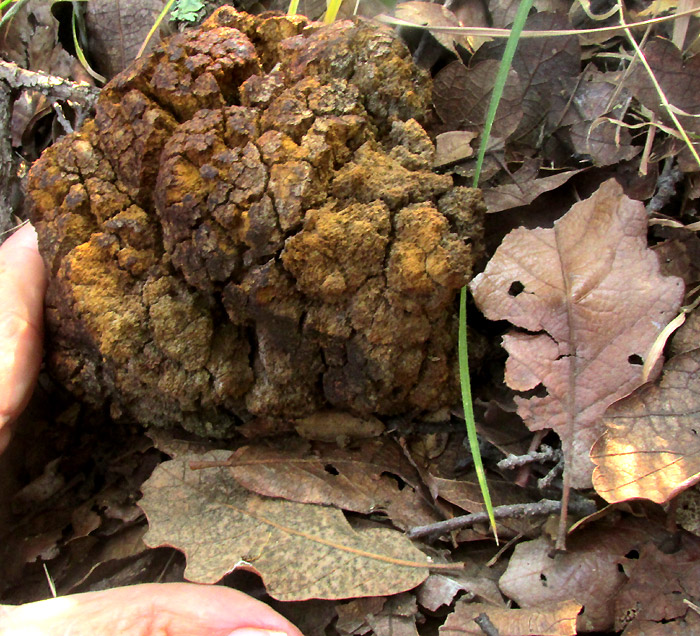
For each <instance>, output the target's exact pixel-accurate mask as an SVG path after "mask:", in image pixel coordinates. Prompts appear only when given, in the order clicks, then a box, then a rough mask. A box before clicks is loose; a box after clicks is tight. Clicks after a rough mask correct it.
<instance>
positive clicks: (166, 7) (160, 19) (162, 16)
mask: <svg viewBox="0 0 700 636" xmlns="http://www.w3.org/2000/svg"><path fill="white" fill-rule="evenodd" d="M174 2H175V0H168V2H167V3H166V4H165V5H164V6H163V8H162V9H161V12H160V13H159V14H158V17H157V18H156V21H155V22H154V23H153V26H151V28H150V29H149V31H148V34H147V35H146V38H145V39H144V41H143V44H141V48H140V49H139V52H138V53H137V54H136V59H138V58H140V57H141V56H142V55H143V52H144V51H145V50H146V47H147V46H148V43H149V42H150V41H151V38H152V37H153V34H154V33H155V32H156V31H157V30H158V28H159V27H160V25H161V22H163V20H164V19H165V16H166V15H168V11H170V8H171V7H172V6H173V3H174Z"/></svg>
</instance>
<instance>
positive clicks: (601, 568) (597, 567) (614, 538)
mask: <svg viewBox="0 0 700 636" xmlns="http://www.w3.org/2000/svg"><path fill="white" fill-rule="evenodd" d="M647 540H648V537H646V536H645V535H643V534H642V533H641V532H640V531H639V530H637V529H635V528H634V527H629V526H618V527H614V528H602V529H600V530H598V529H591V530H588V529H587V530H586V532H582V533H575V534H574V535H572V536H571V537H569V539H568V540H567V551H566V552H555V551H554V546H553V545H552V543H551V542H550V541H549V540H548V539H547V538H546V537H540V538H539V539H535V540H533V541H525V542H524V543H519V544H518V545H517V546H516V547H515V552H514V553H513V556H512V557H511V559H510V562H509V563H508V569H507V570H506V571H505V573H504V574H503V576H502V577H501V579H500V580H499V582H498V585H499V587H500V588H501V591H502V592H503V593H504V594H505V595H506V596H508V597H509V598H511V599H513V600H514V601H515V602H516V603H517V604H518V605H520V607H531V608H537V607H542V606H547V605H549V604H551V603H558V602H561V601H567V600H572V599H575V600H576V601H578V602H579V603H582V604H583V606H584V608H585V609H584V611H583V613H582V614H581V616H580V617H579V623H578V627H579V629H580V630H581V631H585V632H589V631H608V630H610V629H611V628H612V626H613V623H614V619H615V595H616V594H617V591H618V590H619V589H620V586H621V585H622V584H623V583H624V582H625V581H626V580H627V579H626V577H625V575H624V574H623V572H622V569H621V568H622V565H624V564H625V563H626V562H627V560H628V559H626V557H625V555H626V554H628V553H629V552H630V550H633V549H637V550H639V549H640V548H641V545H642V543H644V542H646V541H647Z"/></svg>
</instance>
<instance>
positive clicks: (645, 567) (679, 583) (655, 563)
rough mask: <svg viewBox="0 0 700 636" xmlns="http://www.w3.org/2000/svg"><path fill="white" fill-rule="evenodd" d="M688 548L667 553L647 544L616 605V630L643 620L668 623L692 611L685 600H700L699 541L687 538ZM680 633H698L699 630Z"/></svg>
mask: <svg viewBox="0 0 700 636" xmlns="http://www.w3.org/2000/svg"><path fill="white" fill-rule="evenodd" d="M684 544H685V546H684V549H681V550H678V551H676V552H674V553H673V554H664V553H663V552H661V550H659V549H658V548H657V547H656V546H655V545H654V544H653V543H648V544H646V545H645V546H644V547H643V548H642V549H641V551H640V554H639V559H638V560H636V561H635V562H634V563H633V564H631V567H629V568H626V570H629V571H628V576H629V581H628V582H627V583H625V585H624V586H623V587H622V589H621V590H620V593H619V594H618V596H617V601H616V603H615V605H616V610H615V615H616V621H615V630H616V631H617V630H621V629H623V628H625V627H627V626H628V625H630V624H634V623H636V622H640V621H653V622H657V623H668V622H670V621H673V620H674V619H678V618H681V617H683V616H685V615H686V614H687V613H688V612H692V610H690V609H689V608H688V606H687V605H686V604H685V603H684V602H683V601H684V599H688V600H697V599H698V598H699V597H700V558H699V557H700V554H699V553H698V547H699V546H698V540H697V539H692V538H689V537H686V538H685V539H684ZM677 627H679V631H677V632H675V633H676V634H691V633H692V634H696V633H697V632H696V631H687V632H686V631H682V628H680V626H677Z"/></svg>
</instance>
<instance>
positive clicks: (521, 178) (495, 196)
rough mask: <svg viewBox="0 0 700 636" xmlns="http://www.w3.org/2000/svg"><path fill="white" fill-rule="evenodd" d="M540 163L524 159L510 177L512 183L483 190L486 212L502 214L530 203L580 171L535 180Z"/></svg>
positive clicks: (535, 160)
mask: <svg viewBox="0 0 700 636" xmlns="http://www.w3.org/2000/svg"><path fill="white" fill-rule="evenodd" d="M540 163H541V162H540V161H538V160H537V159H526V160H525V161H524V162H523V165H522V166H521V167H520V169H518V170H517V171H516V172H514V173H513V174H512V175H510V176H511V178H512V180H513V182H512V183H505V184H503V185H499V186H496V187H494V188H486V189H485V190H484V203H486V211H487V212H502V211H503V210H510V209H511V208H515V207H518V206H521V205H528V204H529V203H532V202H533V201H534V200H535V199H536V198H537V197H538V196H540V194H544V193H545V192H549V191H550V190H556V189H557V188H558V187H559V186H561V185H563V184H564V183H566V182H567V181H568V180H569V179H571V177H573V176H574V175H576V174H578V173H579V172H581V170H567V171H565V172H559V173H557V174H553V175H551V176H549V177H542V178H540V179H538V178H537V175H538V174H539V168H540Z"/></svg>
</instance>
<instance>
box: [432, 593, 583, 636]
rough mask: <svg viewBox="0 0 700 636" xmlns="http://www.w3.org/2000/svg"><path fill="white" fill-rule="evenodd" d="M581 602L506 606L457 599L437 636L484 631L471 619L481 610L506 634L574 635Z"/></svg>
mask: <svg viewBox="0 0 700 636" xmlns="http://www.w3.org/2000/svg"><path fill="white" fill-rule="evenodd" d="M580 611H581V605H579V604H578V603H576V602H575V601H561V602H559V603H549V604H547V605H544V606H542V607H537V608H531V609H507V608H504V607H493V606H491V605H485V604H484V603H457V605H456V607H455V611H454V612H452V613H451V614H450V615H449V616H448V617H447V620H446V621H445V624H444V625H443V626H442V627H440V636H483V634H484V631H483V630H482V629H481V627H480V626H479V625H478V624H477V623H476V622H475V619H476V618H478V617H479V615H481V614H485V615H486V616H487V617H488V618H489V620H490V621H491V624H492V625H493V626H494V627H495V628H496V631H497V633H499V634H503V636H505V635H506V634H507V635H508V636H530V635H531V634H538V636H574V635H575V634H576V633H577V632H576V616H577V615H578V613H579V612H580Z"/></svg>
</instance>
